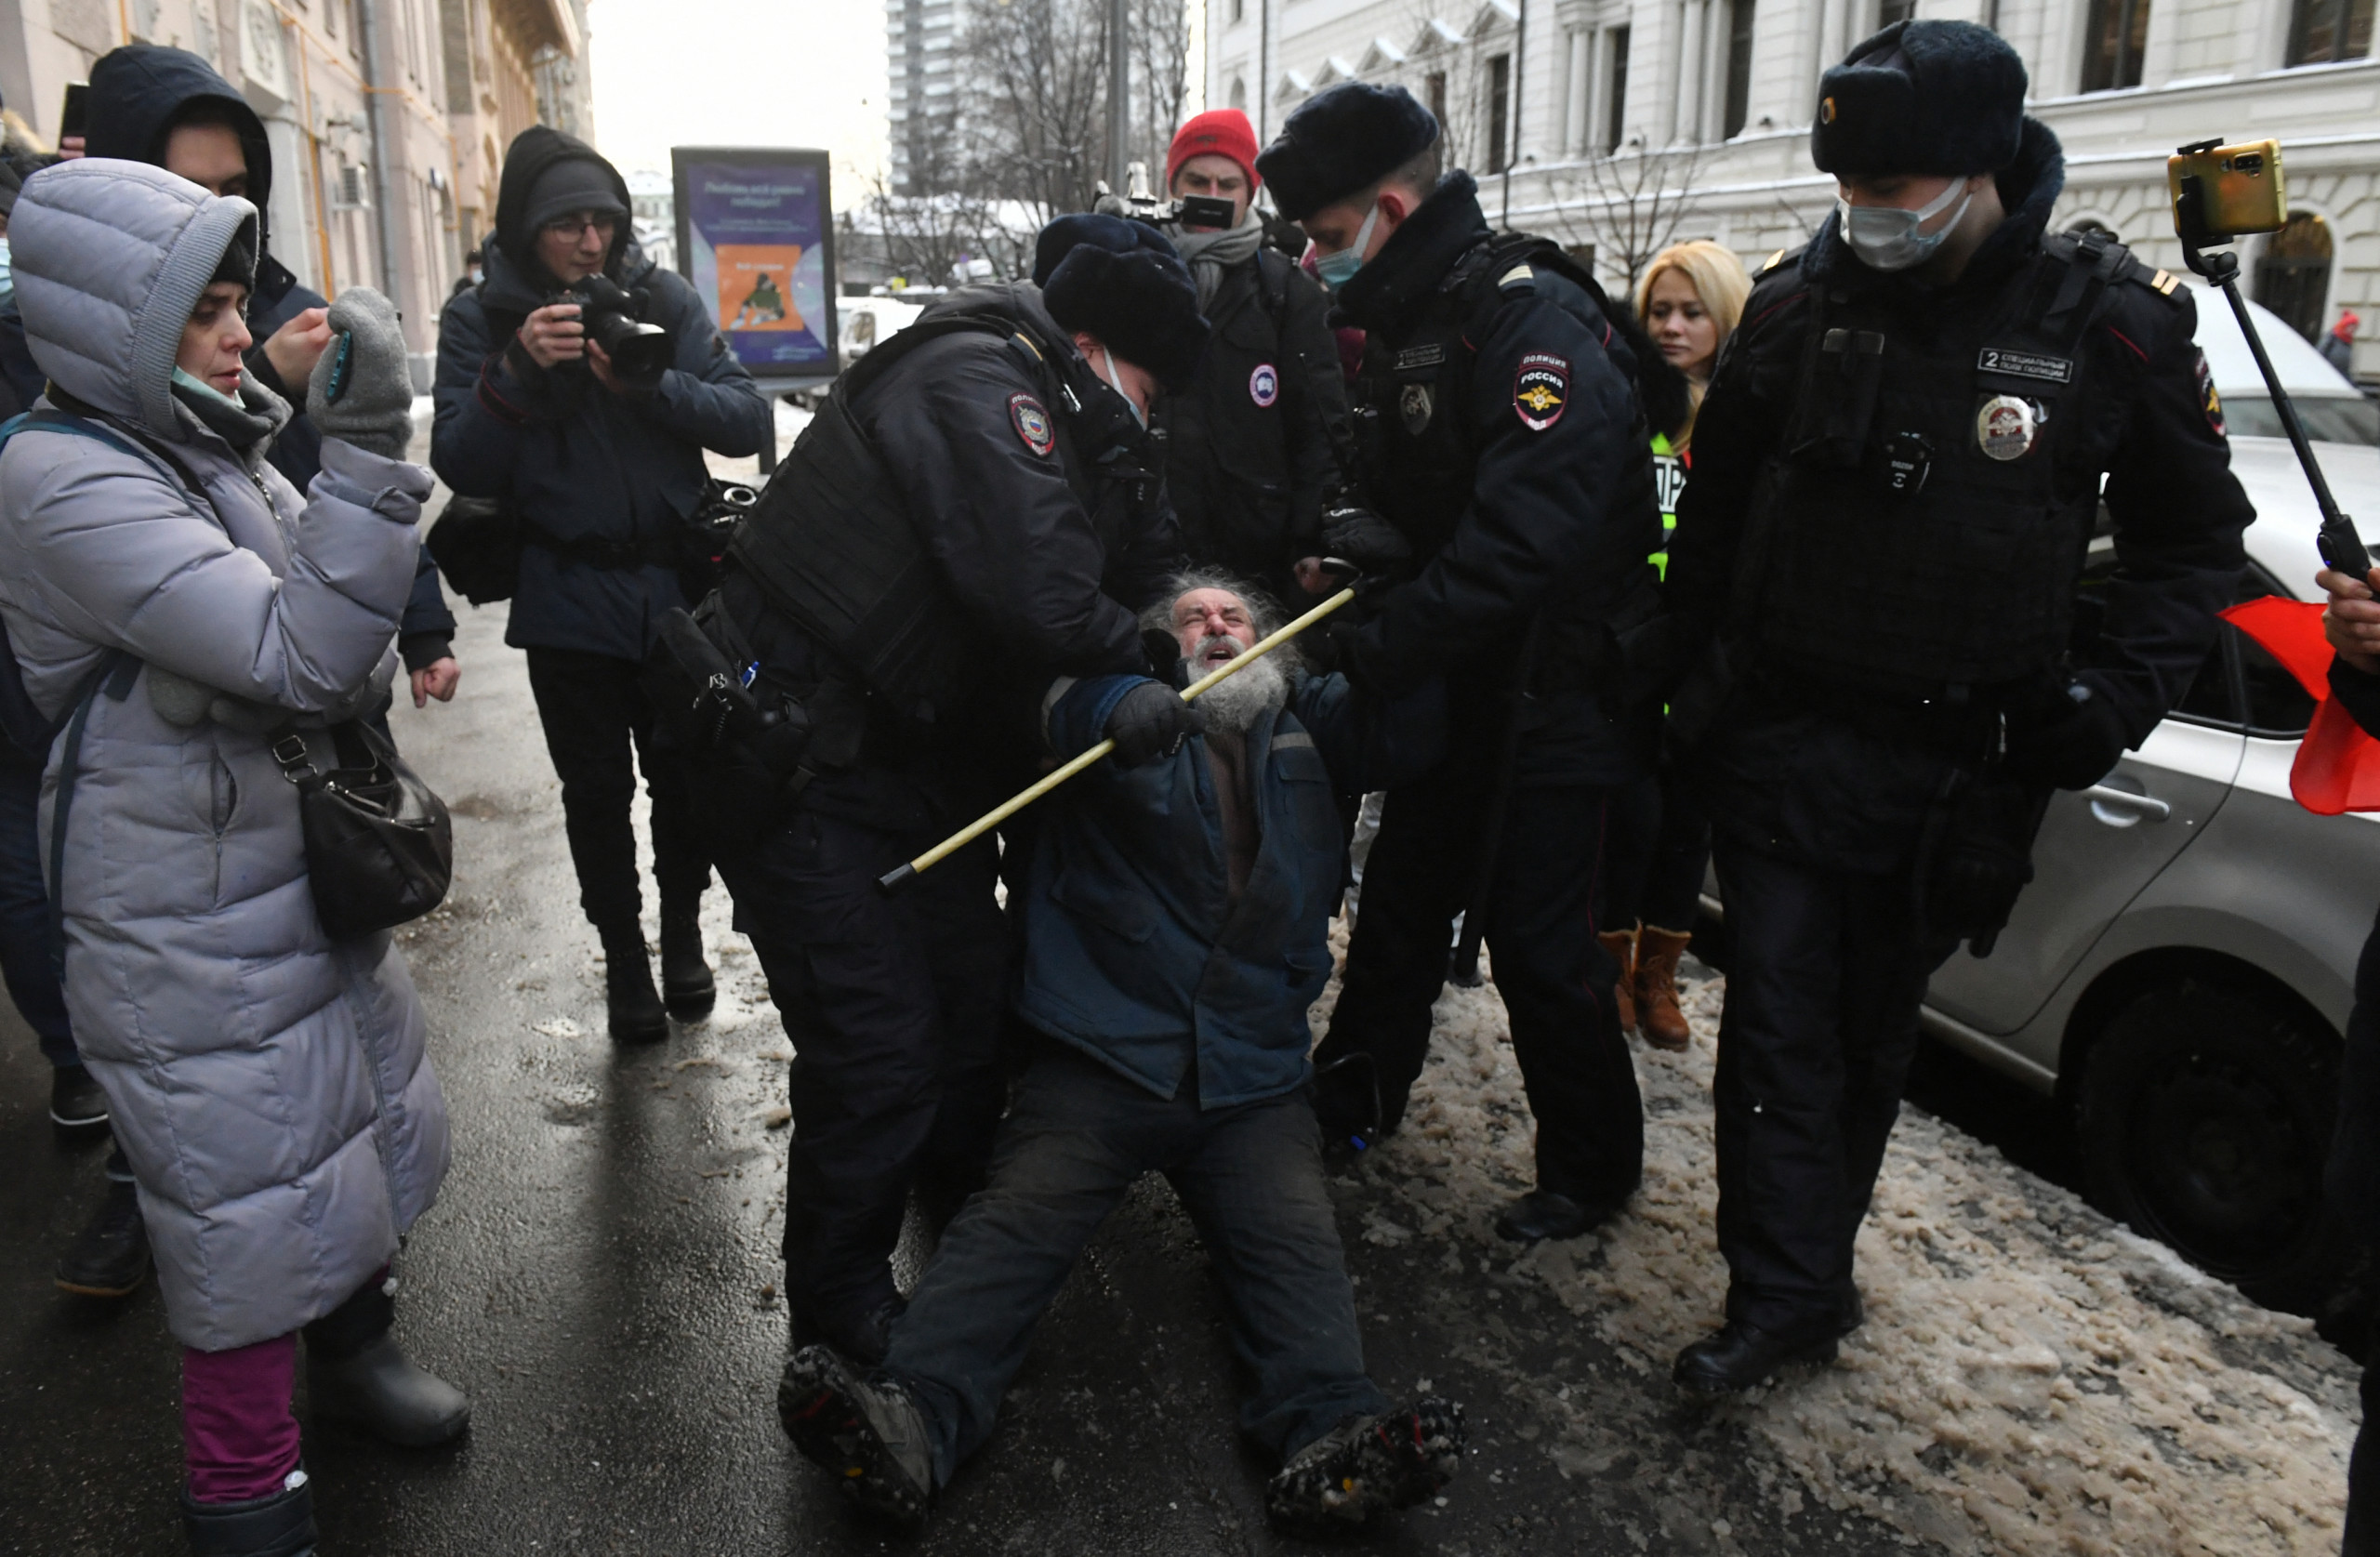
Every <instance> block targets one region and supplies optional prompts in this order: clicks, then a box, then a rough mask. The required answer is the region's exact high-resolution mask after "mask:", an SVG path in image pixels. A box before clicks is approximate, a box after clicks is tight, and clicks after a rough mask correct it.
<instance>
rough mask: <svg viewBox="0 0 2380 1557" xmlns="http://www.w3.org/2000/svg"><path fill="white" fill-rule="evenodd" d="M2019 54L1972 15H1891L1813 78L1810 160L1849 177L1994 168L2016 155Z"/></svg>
mask: <svg viewBox="0 0 2380 1557" xmlns="http://www.w3.org/2000/svg"><path fill="white" fill-rule="evenodd" d="M2024 118H2025V62H2024V61H2023V60H2022V59H2018V58H2017V57H2016V50H2015V49H2013V48H2011V47H2009V46H2008V43H2007V40H2006V39H2004V38H2003V37H2001V35H2000V34H1999V33H1995V32H1993V31H1992V30H1991V29H1990V28H1989V27H1978V26H1977V25H1976V24H1975V23H1974V22H1972V21H1896V22H1894V23H1893V24H1892V25H1891V26H1890V27H1887V28H1885V29H1884V31H1883V32H1881V33H1877V34H1876V35H1875V36H1874V37H1872V38H1870V39H1869V40H1868V41H1867V42H1865V43H1863V44H1861V45H1860V46H1858V47H1857V48H1855V49H1853V50H1852V51H1851V52H1850V53H1849V54H1848V55H1847V56H1845V59H1844V61H1843V63H1842V64H1840V65H1837V66H1835V67H1834V68H1833V69H1832V70H1830V71H1828V72H1827V73H1826V74H1825V75H1824V76H1822V77H1820V78H1819V80H1818V122H1817V123H1816V124H1815V125H1813V126H1812V127H1811V130H1810V160H1811V161H1812V162H1814V163H1816V164H1818V171H1819V172H1821V173H1833V174H1838V175H1843V176H1847V177H1849V178H1863V177H1883V176H1886V175H1892V174H1910V173H1920V174H1933V175H1947V176H1950V177H1952V178H1959V177H1964V176H1966V175H1970V174H1976V173H1997V172H1999V171H2000V170H2001V169H2003V168H2004V167H2007V166H2009V165H2012V164H2013V163H2015V162H2016V141H2017V137H2018V136H2019V134H2020V133H2021V132H2022V127H2023V125H2024Z"/></svg>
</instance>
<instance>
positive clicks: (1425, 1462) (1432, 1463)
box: [1264, 1395, 1468, 1536]
mask: <svg viewBox="0 0 2380 1557" xmlns="http://www.w3.org/2000/svg"><path fill="white" fill-rule="evenodd" d="M1467 1436H1468V1434H1467V1433H1466V1432H1465V1430H1464V1428H1463V1422H1462V1407H1461V1406H1460V1405H1456V1404H1455V1403H1454V1402H1452V1401H1450V1400H1441V1399H1439V1398H1438V1397H1437V1396H1436V1395H1424V1396H1422V1397H1421V1399H1420V1400H1417V1401H1415V1402H1414V1403H1413V1404H1412V1405H1410V1406H1408V1407H1407V1408H1406V1409H1404V1410H1402V1411H1391V1412H1389V1413H1387V1414H1386V1415H1384V1416H1379V1417H1355V1418H1349V1419H1348V1420H1346V1421H1343V1422H1342V1423H1340V1424H1339V1425H1338V1426H1337V1427H1336V1428H1333V1429H1332V1430H1331V1431H1330V1432H1328V1433H1325V1434H1324V1435H1323V1436H1322V1437H1320V1438H1317V1439H1316V1440H1315V1441H1314V1442H1313V1443H1311V1444H1308V1445H1306V1446H1305V1447H1304V1448H1302V1449H1300V1450H1299V1451H1298V1452H1297V1453H1296V1454H1294V1455H1291V1456H1290V1457H1289V1463H1288V1464H1286V1465H1284V1466H1282V1467H1281V1469H1280V1471H1278V1472H1277V1473H1276V1474H1275V1475H1274V1477H1273V1479H1272V1481H1270V1482H1269V1483H1267V1484H1265V1487H1264V1512H1265V1513H1266V1514H1267V1515H1268V1516H1269V1517H1270V1518H1271V1519H1272V1521H1273V1523H1274V1524H1276V1525H1277V1526H1279V1527H1280V1528H1281V1529H1283V1530H1285V1531H1289V1532H1292V1533H1296V1534H1302V1535H1309V1536H1320V1535H1328V1534H1331V1533H1333V1532H1339V1531H1346V1530H1352V1529H1354V1528H1355V1527H1356V1526H1358V1525H1361V1524H1367V1523H1369V1521H1370V1519H1371V1518H1372V1516H1373V1515H1374V1514H1377V1513H1380V1512H1382V1511H1386V1510H1389V1509H1403V1508H1410V1507H1411V1506H1412V1505H1414V1504H1415V1503H1418V1502H1420V1501H1421V1500H1422V1499H1423V1498H1430V1497H1435V1495H1436V1493H1437V1490H1438V1489H1439V1488H1440V1487H1442V1486H1444V1485H1446V1484H1447V1483H1448V1481H1449V1480H1451V1479H1452V1478H1453V1476H1454V1473H1455V1471H1456V1470H1457V1469H1459V1468H1460V1467H1461V1464H1462V1446H1463V1443H1464V1441H1465V1439H1466V1437H1467Z"/></svg>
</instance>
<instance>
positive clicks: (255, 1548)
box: [182, 1471, 314, 1557]
mask: <svg viewBox="0 0 2380 1557" xmlns="http://www.w3.org/2000/svg"><path fill="white" fill-rule="evenodd" d="M290 1479H291V1480H293V1481H295V1482H296V1483H297V1485H296V1486H291V1487H284V1488H283V1489H282V1490H281V1491H279V1492H276V1493H274V1494H273V1495H272V1496H271V1497H270V1498H248V1499H247V1500H245V1502H239V1503H200V1502H195V1501H193V1500H192V1498H191V1495H190V1490H189V1489H188V1488H187V1487H185V1488H184V1489H183V1490H182V1529H183V1531H184V1532H185V1533H186V1534H187V1535H188V1536H189V1537H190V1551H191V1557H314V1488H313V1484H311V1483H310V1482H308V1481H307V1480H306V1479H305V1472H304V1471H298V1473H297V1474H296V1475H294V1476H292V1477H291V1478H290Z"/></svg>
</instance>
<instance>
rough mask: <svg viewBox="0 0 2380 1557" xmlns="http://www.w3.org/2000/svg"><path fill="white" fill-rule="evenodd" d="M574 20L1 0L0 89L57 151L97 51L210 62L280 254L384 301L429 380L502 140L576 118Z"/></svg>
mask: <svg viewBox="0 0 2380 1557" xmlns="http://www.w3.org/2000/svg"><path fill="white" fill-rule="evenodd" d="M583 16H584V0H0V97H5V99H6V101H7V106H8V107H9V108H11V109H14V110H16V111H17V112H19V113H20V115H22V116H23V118H24V119H25V120H26V121H27V122H28V123H30V124H31V125H33V129H34V130H35V132H36V133H37V134H38V135H40V136H41V137H42V139H44V141H45V142H46V143H49V144H55V142H56V139H57V136H58V130H59V112H60V110H61V107H62V104H63V100H64V95H65V88H66V86H67V84H68V83H70V82H74V81H81V80H83V79H85V78H86V76H87V75H88V73H89V72H90V67H91V62H92V61H93V60H95V59H98V58H99V56H100V55H101V54H104V53H106V52H107V51H108V50H109V49H111V48H113V47H115V46H117V45H119V44H122V43H126V42H136V43H155V44H165V45H169V46H174V47H177V48H186V49H189V50H191V51H192V52H193V53H195V54H198V55H201V56H203V57H204V58H205V59H207V60H208V61H209V62H210V63H212V64H213V65H214V66H215V68H216V69H217V70H218V71H220V72H221V73H223V76H224V79H226V80H227V81H230V82H231V83H232V84H233V85H234V86H237V87H238V88H239V89H240V91H241V93H242V94H243V95H244V96H245V97H246V99H248V102H249V104H250V105H251V106H253V107H254V108H255V109H256V110H257V112H258V115H259V116H260V117H261V118H262V119H263V120H264V124H265V130H266V134H267V136H268V138H269V139H271V144H272V158H273V170H274V176H273V185H272V195H271V211H270V212H269V213H268V217H269V219H270V221H271V228H272V234H273V242H272V246H273V252H274V254H275V255H276V256H277V257H279V258H280V259H281V261H282V262H283V263H284V264H285V265H287V266H288V267H289V268H290V269H291V270H295V271H296V272H297V273H298V278H299V279H300V280H301V281H303V282H304V283H305V284H307V285H309V286H311V287H312V288H314V289H315V290H316V291H319V292H322V293H324V294H325V295H336V294H337V292H338V290H339V289H340V288H342V287H345V286H349V285H353V284H366V285H371V286H376V287H378V288H379V289H381V290H382V291H384V292H386V293H388V294H389V295H390V297H393V298H394V299H396V302H397V306H398V308H399V309H400V310H403V314H404V330H405V336H406V339H407V341H408V342H409V343H410V344H411V346H412V347H413V349H414V352H415V375H416V381H417V387H423V388H426V387H427V384H428V376H429V367H430V354H431V353H432V352H433V350H435V345H436V331H437V321H438V312H439V309H440V306H441V305H442V304H443V302H444V300H445V297H446V293H447V289H448V288H449V287H450V286H451V285H452V284H453V282H454V280H455V278H456V276H457V275H458V274H460V273H461V270H462V265H463V255H464V253H465V251H466V250H468V249H469V247H470V246H471V245H472V244H476V243H477V242H478V241H479V239H480V237H481V236H483V234H484V233H485V231H486V230H487V228H488V227H489V226H490V225H491V224H492V222H493V219H494V212H495V205H496V172H497V169H498V167H499V165H500V161H501V157H502V153H503V148H504V146H505V144H506V143H507V142H508V141H509V139H511V138H512V136H513V135H515V134H517V133H518V132H519V131H520V130H522V129H523V128H525V127H527V126H528V125H532V124H536V123H537V122H539V120H540V118H541V117H544V118H548V119H549V120H551V119H559V118H562V117H566V116H569V115H571V114H575V115H576V116H577V118H578V121H579V122H580V123H582V124H583V123H584V121H585V118H586V94H585V86H584V85H583V77H584V70H583V67H582V66H581V65H580V63H579V62H580V61H581V60H582V59H583V58H584V39H585V35H586V34H585V31H584V28H583V26H581V25H580V23H581V21H582V20H583ZM561 66H568V67H571V68H570V69H567V70H565V69H562V68H560V67H561Z"/></svg>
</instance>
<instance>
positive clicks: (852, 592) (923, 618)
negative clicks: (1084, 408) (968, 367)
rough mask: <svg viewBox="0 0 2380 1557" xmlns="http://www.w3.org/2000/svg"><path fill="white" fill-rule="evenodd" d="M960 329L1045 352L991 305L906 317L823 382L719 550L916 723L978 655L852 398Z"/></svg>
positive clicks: (958, 686)
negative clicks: (781, 459)
mask: <svg viewBox="0 0 2380 1557" xmlns="http://www.w3.org/2000/svg"><path fill="white" fill-rule="evenodd" d="M961 331H982V332H985V333H988V334H992V335H998V336H1018V337H1020V338H1024V339H1025V346H1026V348H1027V349H1029V350H1030V351H1031V353H1032V354H1033V355H1034V356H1036V357H1037V358H1038V359H1039V360H1043V361H1047V360H1049V357H1048V353H1049V351H1050V350H1053V349H1052V348H1051V347H1050V346H1049V343H1047V342H1039V341H1033V340H1031V339H1030V338H1029V337H1026V336H1025V331H1024V329H1023V327H1022V326H1021V325H1019V324H1018V323H1016V322H1015V321H1014V320H1012V319H1004V318H1000V317H998V316H997V315H990V314H963V313H961V314H948V315H945V316H944V317H942V318H939V319H928V320H920V321H919V322H918V323H915V324H912V325H910V326H908V328H906V329H905V330H903V331H901V332H900V333H899V334H898V335H896V336H893V337H892V338H891V339H889V340H887V341H886V342H885V343H884V344H883V345H881V346H879V347H877V348H875V349H874V350H871V351H869V352H868V353H867V354H866V356H865V357H863V358H861V359H860V361H859V363H857V364H856V365H855V366H853V368H852V369H851V371H849V372H848V373H845V374H844V375H843V376H841V377H840V379H838V380H837V381H836V383H835V388H834V389H833V391H832V392H831V393H829V394H828V395H827V397H826V403H825V404H823V405H821V406H820V407H819V409H818V412H817V414H816V415H815V416H813V417H812V418H811V421H810V425H809V426H808V427H807V428H805V429H802V433H801V436H800V439H798V440H796V441H795V442H794V445H793V451H792V453H791V454H789V455H787V456H786V462H785V463H784V464H783V465H781V466H779V467H778V468H777V470H776V473H775V474H774V475H773V476H771V477H770V478H769V484H768V486H767V488H766V489H765V490H764V491H762V492H761V494H760V501H759V502H758V503H757V504H755V505H754V507H753V509H752V512H751V515H750V516H749V517H748V518H747V519H746V520H745V521H744V522H743V524H742V525H741V526H739V527H738V528H737V530H736V532H735V538H734V540H733V541H731V542H730V543H729V545H728V548H727V555H728V557H729V559H730V560H731V561H733V562H734V564H735V566H736V567H738V568H739V569H741V570H742V571H743V572H744V573H745V574H748V575H749V576H750V577H751V579H752V580H753V582H754V583H755V584H757V585H758V586H759V587H760V597H761V599H762V600H764V601H765V602H766V604H767V605H768V607H769V608H770V609H772V610H774V611H776V612H778V613H780V614H783V615H784V616H786V617H787V619H788V620H790V621H791V622H792V623H793V624H794V625H795V626H796V627H800V628H801V629H802V631H803V632H805V633H807V634H808V635H809V636H810V637H811V639H812V640H813V641H815V642H816V643H818V644H819V645H820V646H821V647H822V648H824V649H825V650H826V653H828V655H829V656H830V657H831V658H832V659H834V660H835V661H836V662H838V663H839V664H840V666H841V667H842V668H843V669H844V670H846V671H847V672H849V673H850V674H851V675H853V676H855V677H856V678H857V679H858V680H860V681H861V682H862V683H864V684H865V685H866V687H867V688H868V689H869V690H870V691H872V692H874V693H878V694H879V695H880V696H881V697H882V698H883V699H884V700H885V701H886V703H887V704H889V706H890V707H891V709H892V711H893V712H894V713H895V714H897V715H899V716H900V717H901V718H903V719H908V720H912V721H914V722H916V723H918V724H921V725H931V724H932V723H933V721H934V716H935V713H936V711H937V710H940V709H947V708H950V707H953V706H958V705H959V703H961V702H963V701H964V700H965V699H966V697H967V696H968V694H969V693H972V691H973V690H975V688H976V685H977V684H978V682H979V681H980V680H982V679H983V678H984V677H985V675H986V674H988V673H989V671H990V669H991V668H992V666H991V662H990V661H989V659H988V658H987V656H985V654H984V653H982V649H981V645H976V646H974V647H972V649H971V647H970V646H969V644H968V642H967V639H966V622H967V617H966V614H965V612H964V611H963V610H962V609H961V608H960V607H959V603H958V601H957V600H955V599H954V598H953V597H952V595H951V593H950V590H949V587H948V586H947V585H946V584H945V583H944V581H943V578H942V575H941V574H940V572H939V570H938V569H937V568H936V567H935V565H934V563H933V561H932V558H931V557H930V556H929V555H928V553H927V551H926V548H925V547H924V545H923V544H922V542H921V541H920V539H919V534H918V531H917V527H916V524H915V523H914V521H912V520H911V518H910V515H909V512H908V509H907V507H906V504H904V502H903V501H902V499H901V495H900V491H899V489H898V488H897V487H895V486H894V485H893V480H892V478H891V476H890V475H888V474H887V473H886V471H885V468H884V462H883V456H882V455H881V454H880V453H879V451H878V449H877V447H876V445H875V443H874V442H872V441H871V440H870V439H869V438H868V436H867V434H866V432H865V431H864V430H862V429H861V427H860V425H859V421H858V418H857V417H856V416H853V413H852V402H853V401H854V400H856V399H857V398H858V396H859V395H860V394H862V393H863V392H865V391H866V389H867V388H868V386H869V385H871V384H873V383H875V382H876V381H877V380H878V379H879V378H881V377H882V376H884V374H885V373H886V372H887V371H889V370H890V369H891V368H892V367H893V365H894V364H895V363H898V362H899V361H900V360H901V359H902V358H903V357H905V356H906V355H907V354H908V353H909V352H911V351H914V350H917V349H918V348H919V347H920V346H922V345H924V344H925V343H926V342H928V341H930V340H936V339H939V338H941V337H942V336H946V335H951V334H954V333H958V332H961Z"/></svg>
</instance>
